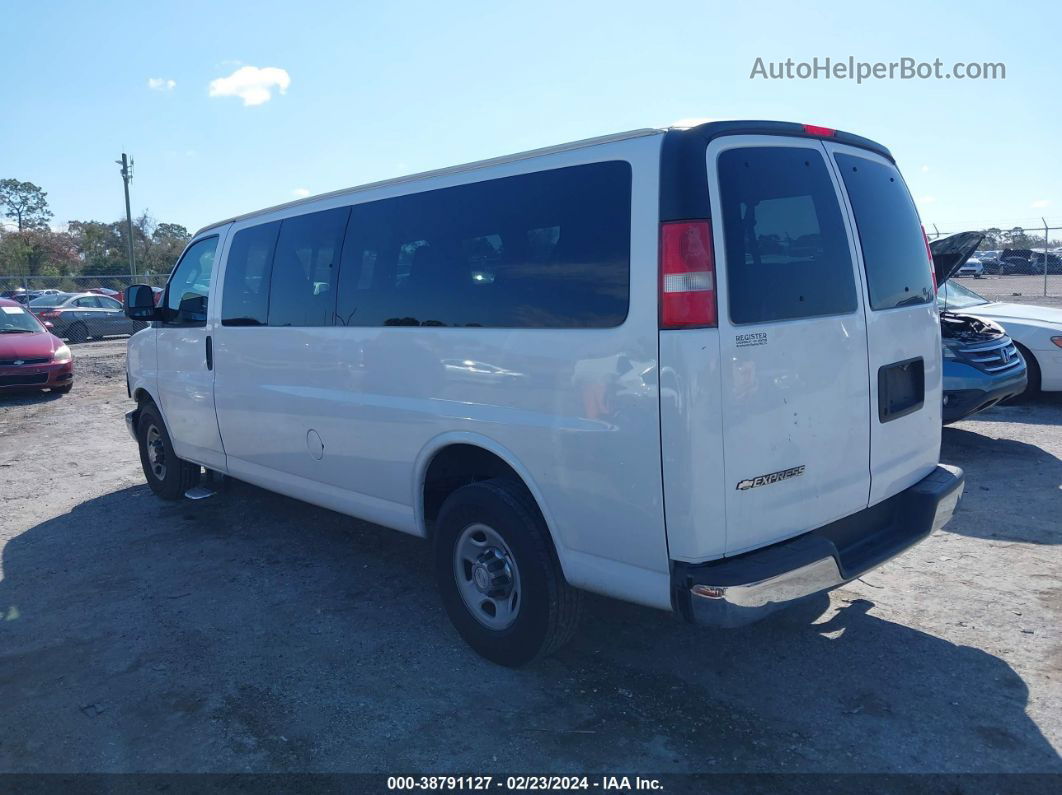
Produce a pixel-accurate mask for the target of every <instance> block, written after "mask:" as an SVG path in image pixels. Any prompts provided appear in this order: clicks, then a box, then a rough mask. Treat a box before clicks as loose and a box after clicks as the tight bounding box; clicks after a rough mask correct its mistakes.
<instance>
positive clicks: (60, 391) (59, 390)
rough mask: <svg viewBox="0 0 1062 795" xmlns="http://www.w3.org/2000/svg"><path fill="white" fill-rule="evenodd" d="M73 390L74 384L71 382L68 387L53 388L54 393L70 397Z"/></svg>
mask: <svg viewBox="0 0 1062 795" xmlns="http://www.w3.org/2000/svg"><path fill="white" fill-rule="evenodd" d="M73 388H74V382H73V381H71V382H70V383H69V384H67V385H66V386H53V387H52V391H53V392H55V393H56V394H57V395H69V394H70V390H71V389H73Z"/></svg>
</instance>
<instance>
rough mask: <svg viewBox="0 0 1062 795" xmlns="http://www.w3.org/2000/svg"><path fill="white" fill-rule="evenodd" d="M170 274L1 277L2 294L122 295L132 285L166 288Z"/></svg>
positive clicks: (0, 288) (0, 289)
mask: <svg viewBox="0 0 1062 795" xmlns="http://www.w3.org/2000/svg"><path fill="white" fill-rule="evenodd" d="M169 277H170V275H169V274H168V273H148V274H137V275H136V276H135V277H130V276H129V274H128V273H126V274H110V275H106V274H105V275H97V276H17V275H6V276H5V275H0V292H2V293H7V292H14V291H27V292H31V293H32V292H41V291H43V290H58V291H59V292H61V293H84V292H88V291H90V290H104V291H108V290H110V291H113V292H116V293H121V292H124V291H125V288H126V287H128V286H129V285H130V284H150V285H151V286H152V287H165V286H166V280H167V279H168V278H169Z"/></svg>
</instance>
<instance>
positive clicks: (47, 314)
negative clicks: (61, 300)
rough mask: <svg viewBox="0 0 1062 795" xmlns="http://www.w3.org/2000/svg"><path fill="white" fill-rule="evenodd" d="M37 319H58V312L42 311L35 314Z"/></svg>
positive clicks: (51, 310) (52, 310)
mask: <svg viewBox="0 0 1062 795" xmlns="http://www.w3.org/2000/svg"><path fill="white" fill-rule="evenodd" d="M37 317H59V312H58V311H57V310H55V309H42V310H41V311H40V312H38V313H37Z"/></svg>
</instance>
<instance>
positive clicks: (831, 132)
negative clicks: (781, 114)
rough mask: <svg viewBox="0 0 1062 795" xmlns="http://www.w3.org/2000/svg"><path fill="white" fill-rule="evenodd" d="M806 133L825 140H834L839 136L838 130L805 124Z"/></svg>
mask: <svg viewBox="0 0 1062 795" xmlns="http://www.w3.org/2000/svg"><path fill="white" fill-rule="evenodd" d="M804 132H806V133H807V134H808V135H818V136H821V137H823V138H832V137H833V136H835V135H837V130H835V129H833V127H820V126H818V125H817V124H805V125H804Z"/></svg>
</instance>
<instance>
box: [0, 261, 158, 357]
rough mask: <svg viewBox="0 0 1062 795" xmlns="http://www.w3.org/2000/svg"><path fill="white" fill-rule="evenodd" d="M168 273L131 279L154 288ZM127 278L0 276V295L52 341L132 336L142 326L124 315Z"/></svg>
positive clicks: (85, 340) (125, 276) (81, 340)
mask: <svg viewBox="0 0 1062 795" xmlns="http://www.w3.org/2000/svg"><path fill="white" fill-rule="evenodd" d="M167 278H168V274H147V275H138V276H137V277H136V283H137V284H150V285H151V286H153V287H157V288H158V289H159V290H160V294H161V289H162V287H164V286H165V284H166V279H167ZM130 283H131V279H130V277H129V276H128V275H97V276H54V277H52V276H31V277H28V278H27V277H23V276H0V296H2V297H5V298H12V299H14V300H16V301H19V302H20V303H23V304H25V305H26V308H27V309H28V310H29V311H30V312H32V313H33V314H34V315H35V316H36V317H37V319H38V320H40V321H41V322H42V323H44V324H45V325H46V326H47V327H48V328H49V330H51V332H52V333H53V334H55V335H56V336H57V337H61V338H62V339H65V340H67V341H68V342H87V341H89V340H98V339H105V338H107V337H117V336H124V335H128V334H135V333H136V332H137V331H139V330H140V329H142V328H144V327H145V326H146V325H147V324H146V323H143V322H141V321H138V320H130V319H129V318H127V317H126V316H125V309H124V298H125V290H126V288H127V287H128V286H129V285H130Z"/></svg>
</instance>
